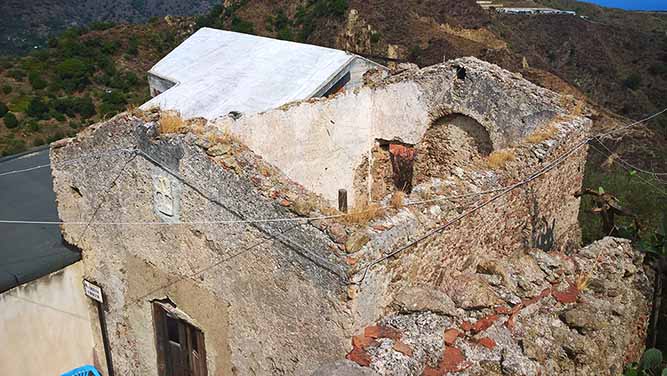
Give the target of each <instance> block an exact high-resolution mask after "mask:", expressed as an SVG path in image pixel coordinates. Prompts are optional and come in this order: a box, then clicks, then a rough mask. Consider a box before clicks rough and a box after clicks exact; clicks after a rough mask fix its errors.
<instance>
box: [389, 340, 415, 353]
mask: <svg viewBox="0 0 667 376" xmlns="http://www.w3.org/2000/svg"><path fill="white" fill-rule="evenodd" d="M393 349H394V350H396V351H398V352H400V353H401V354H403V355H405V356H407V357H412V348H411V347H410V346H408V345H407V344H405V343H403V342H401V341H396V342H394V346H393Z"/></svg>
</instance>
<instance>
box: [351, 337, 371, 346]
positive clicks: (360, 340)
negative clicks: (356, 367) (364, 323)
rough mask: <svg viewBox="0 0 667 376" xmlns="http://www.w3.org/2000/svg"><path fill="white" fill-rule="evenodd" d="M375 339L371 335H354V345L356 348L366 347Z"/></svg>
mask: <svg viewBox="0 0 667 376" xmlns="http://www.w3.org/2000/svg"><path fill="white" fill-rule="evenodd" d="M373 342H375V340H374V339H373V338H371V337H366V336H362V335H360V336H354V337H352V346H354V347H355V348H360V349H365V348H367V347H368V346H370V345H371V344H372V343H373Z"/></svg>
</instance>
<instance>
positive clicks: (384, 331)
mask: <svg viewBox="0 0 667 376" xmlns="http://www.w3.org/2000/svg"><path fill="white" fill-rule="evenodd" d="M364 335H365V336H366V337H371V338H389V339H393V340H394V341H398V340H399V339H401V333H400V332H399V331H398V330H396V329H394V328H390V327H387V326H381V325H374V326H368V327H366V329H364Z"/></svg>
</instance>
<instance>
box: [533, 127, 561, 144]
mask: <svg viewBox="0 0 667 376" xmlns="http://www.w3.org/2000/svg"><path fill="white" fill-rule="evenodd" d="M557 132H558V130H557V129H556V127H554V126H553V125H549V126H547V127H545V128H543V129H537V130H535V131H534V132H533V133H531V134H530V135H528V137H526V141H527V142H528V143H531V144H539V143H540V142H542V141H544V140H548V139H550V138H553V137H554V136H555V135H556V133H557Z"/></svg>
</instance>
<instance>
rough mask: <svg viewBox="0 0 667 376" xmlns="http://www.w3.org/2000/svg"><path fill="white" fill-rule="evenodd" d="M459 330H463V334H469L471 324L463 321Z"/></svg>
mask: <svg viewBox="0 0 667 376" xmlns="http://www.w3.org/2000/svg"><path fill="white" fill-rule="evenodd" d="M461 329H463V331H464V332H469V331H470V329H472V324H471V323H470V322H469V321H464V322H463V323H461Z"/></svg>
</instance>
